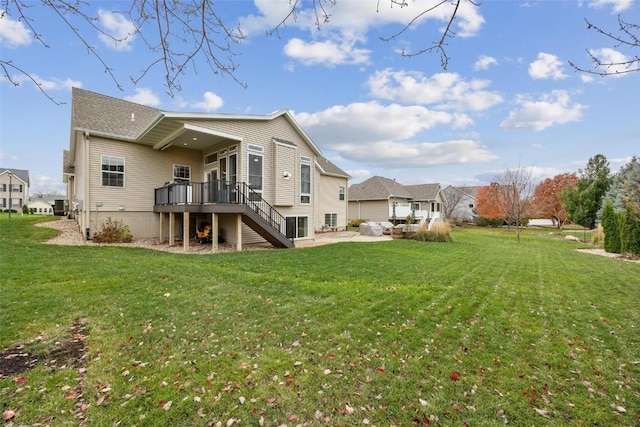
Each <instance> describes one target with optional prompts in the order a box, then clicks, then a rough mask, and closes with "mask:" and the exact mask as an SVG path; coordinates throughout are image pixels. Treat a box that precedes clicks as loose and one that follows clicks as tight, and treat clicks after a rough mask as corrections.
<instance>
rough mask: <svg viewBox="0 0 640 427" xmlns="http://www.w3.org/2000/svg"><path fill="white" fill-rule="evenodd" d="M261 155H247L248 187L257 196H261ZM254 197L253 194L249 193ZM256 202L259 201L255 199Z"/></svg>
mask: <svg viewBox="0 0 640 427" xmlns="http://www.w3.org/2000/svg"><path fill="white" fill-rule="evenodd" d="M262 165H263V159H262V155H260V154H254V153H249V179H248V181H249V187H251V189H252V190H253V191H255V192H256V193H258V194H259V195H261V194H262V170H263V167H262ZM250 194H251V195H252V196H253V197H255V194H254V193H250ZM255 198H256V200H259V199H258V198H257V197H255Z"/></svg>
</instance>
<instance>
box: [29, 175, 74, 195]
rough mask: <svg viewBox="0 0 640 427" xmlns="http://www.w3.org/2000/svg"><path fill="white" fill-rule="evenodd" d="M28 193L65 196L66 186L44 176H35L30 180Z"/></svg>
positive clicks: (57, 180)
mask: <svg viewBox="0 0 640 427" xmlns="http://www.w3.org/2000/svg"><path fill="white" fill-rule="evenodd" d="M29 192H30V193H31V194H35V193H40V192H42V193H45V194H65V192H66V185H65V184H64V183H63V182H62V181H60V180H59V179H56V178H52V177H50V176H46V175H36V176H35V178H32V179H31V187H30V189H29Z"/></svg>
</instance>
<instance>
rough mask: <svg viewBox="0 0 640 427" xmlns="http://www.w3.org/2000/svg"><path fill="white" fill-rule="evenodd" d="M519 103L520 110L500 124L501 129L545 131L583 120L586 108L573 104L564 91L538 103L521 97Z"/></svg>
mask: <svg viewBox="0 0 640 427" xmlns="http://www.w3.org/2000/svg"><path fill="white" fill-rule="evenodd" d="M517 103H518V104H519V105H520V109H518V110H516V111H512V112H511V113H509V117H508V118H507V119H506V120H504V121H503V122H502V123H500V127H501V128H503V129H510V128H531V129H534V130H543V129H546V128H548V127H550V126H553V125H557V124H564V123H569V122H577V121H580V120H582V112H583V111H584V109H585V108H586V107H585V106H584V105H582V104H578V103H573V104H571V100H570V97H569V94H568V93H567V92H566V91H564V90H556V91H553V92H551V93H548V94H545V95H543V96H542V97H541V98H540V99H539V100H537V101H535V100H531V99H529V98H528V97H526V96H519V97H518V99H517Z"/></svg>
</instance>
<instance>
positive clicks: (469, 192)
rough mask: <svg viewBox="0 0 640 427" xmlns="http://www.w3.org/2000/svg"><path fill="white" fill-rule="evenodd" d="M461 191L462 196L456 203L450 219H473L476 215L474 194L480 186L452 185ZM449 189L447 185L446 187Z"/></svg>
mask: <svg viewBox="0 0 640 427" xmlns="http://www.w3.org/2000/svg"><path fill="white" fill-rule="evenodd" d="M452 188H453V189H455V190H457V191H459V192H460V193H462V198H461V199H460V201H459V202H458V204H457V205H456V207H455V209H454V210H453V214H452V215H451V216H452V218H451V219H455V220H458V221H469V222H471V221H474V220H475V217H476V207H477V205H476V196H477V194H478V190H479V189H480V187H452ZM447 189H449V187H447Z"/></svg>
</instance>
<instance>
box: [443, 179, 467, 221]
mask: <svg viewBox="0 0 640 427" xmlns="http://www.w3.org/2000/svg"><path fill="white" fill-rule="evenodd" d="M442 193H443V196H444V197H443V200H442V214H443V215H444V217H445V218H446V219H454V218H453V213H454V212H455V210H456V208H457V207H458V205H459V204H460V202H461V201H462V199H463V198H464V193H463V192H462V191H460V190H459V189H457V188H455V187H453V186H451V185H450V186H448V187H447V188H445V189H444V190H443V191H442Z"/></svg>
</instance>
